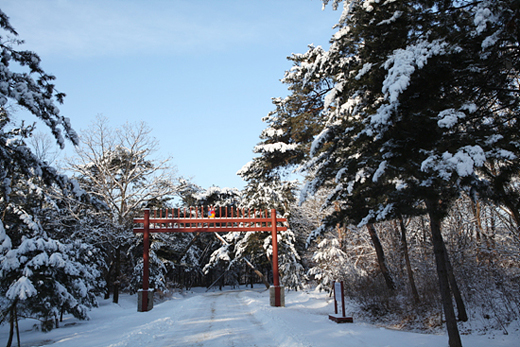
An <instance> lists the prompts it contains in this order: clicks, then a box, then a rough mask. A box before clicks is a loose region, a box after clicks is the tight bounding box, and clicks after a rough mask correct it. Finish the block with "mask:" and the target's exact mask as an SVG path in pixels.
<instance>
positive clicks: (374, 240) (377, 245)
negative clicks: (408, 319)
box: [367, 224, 395, 290]
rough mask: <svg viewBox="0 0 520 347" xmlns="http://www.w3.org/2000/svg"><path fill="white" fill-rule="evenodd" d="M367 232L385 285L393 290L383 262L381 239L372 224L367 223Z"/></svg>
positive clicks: (383, 254) (393, 286) (390, 278)
mask: <svg viewBox="0 0 520 347" xmlns="http://www.w3.org/2000/svg"><path fill="white" fill-rule="evenodd" d="M367 229H368V233H369V234H370V238H371V239H372V243H373V244H374V248H375V250H376V254H377V262H378V264H379V269H380V270H381V273H382V274H383V277H384V278H385V282H386V286H387V287H388V289H390V290H395V284H394V281H393V280H392V276H391V275H390V271H388V268H387V267H386V262H385V252H384V251H383V246H382V245H381V241H379V237H378V236H377V232H376V229H375V228H374V225H373V224H367Z"/></svg>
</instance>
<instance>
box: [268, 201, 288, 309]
mask: <svg viewBox="0 0 520 347" xmlns="http://www.w3.org/2000/svg"><path fill="white" fill-rule="evenodd" d="M271 226H272V230H271V242H272V244H273V245H272V246H273V290H274V305H273V303H272V302H271V306H276V307H280V306H285V298H284V300H282V290H283V288H281V287H280V275H279V272H278V236H277V234H278V233H277V231H278V230H277V228H276V210H275V209H272V210H271ZM282 301H284V302H282Z"/></svg>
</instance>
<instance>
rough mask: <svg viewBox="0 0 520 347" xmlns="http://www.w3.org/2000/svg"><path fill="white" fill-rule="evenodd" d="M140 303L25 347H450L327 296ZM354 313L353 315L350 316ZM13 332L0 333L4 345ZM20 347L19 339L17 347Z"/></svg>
mask: <svg viewBox="0 0 520 347" xmlns="http://www.w3.org/2000/svg"><path fill="white" fill-rule="evenodd" d="M136 300H137V299H136V296H128V295H123V296H122V297H121V298H120V303H119V304H117V305H116V304H113V303H112V302H111V301H110V300H100V302H99V305H100V307H99V308H96V309H93V310H92V312H91V313H90V316H91V320H90V321H78V320H76V319H74V318H67V319H65V320H64V321H63V323H61V327H60V328H59V329H54V330H53V331H51V332H49V333H42V332H39V331H37V330H35V329H33V325H34V324H35V323H36V321H31V320H24V321H22V322H20V329H21V340H22V346H26V347H27V346H47V345H50V346H62V347H66V346H71V347H96V346H103V347H108V346H110V347H116V346H117V347H123V346H129V347H139V346H146V347H150V346H154V347H161V346H162V347H166V346H168V347H173V346H201V347H202V346H206V347H208V346H237V347H244V346H258V347H264V346H273V347H278V346H298V347H300V346H312V347H320V346H326V347H334V346H349V347H356V346H363V347H386V346H396V347H412V346H413V347H415V346H425V347H439V346H447V345H448V338H447V336H446V335H444V334H441V335H426V334H417V333H410V332H402V331H395V330H389V329H385V328H381V327H377V326H374V325H370V324H367V323H360V322H356V317H355V316H354V324H349V323H344V324H337V323H334V322H332V321H331V320H329V319H328V314H331V313H334V307H333V305H334V304H333V300H332V299H331V298H329V297H328V296H327V294H325V293H323V292H322V293H320V292H316V291H310V292H305V291H303V292H286V307H285V308H282V307H271V306H269V292H268V291H266V290H265V289H253V290H252V289H241V290H225V291H222V292H220V291H212V292H208V293H206V292H205V289H195V290H194V291H190V292H185V293H175V294H174V295H173V296H172V298H171V299H170V300H167V301H164V302H162V303H159V304H156V305H155V307H154V309H153V310H152V311H150V312H137V303H136ZM347 312H348V310H347ZM7 336H8V326H6V325H3V326H2V327H1V328H0V344H4V343H6V341H7ZM462 341H463V345H464V346H468V347H490V346H511V347H512V346H515V347H518V346H519V345H520V333H519V332H518V331H515V332H510V334H509V335H502V334H501V333H499V332H498V333H497V332H496V333H494V334H490V335H485V336H478V335H464V336H462ZM15 345H16V338H15V341H14V343H13V346H15Z"/></svg>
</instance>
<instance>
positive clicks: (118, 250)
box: [112, 246, 121, 304]
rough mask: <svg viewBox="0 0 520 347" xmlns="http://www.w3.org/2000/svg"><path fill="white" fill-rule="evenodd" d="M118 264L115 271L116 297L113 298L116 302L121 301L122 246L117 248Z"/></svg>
mask: <svg viewBox="0 0 520 347" xmlns="http://www.w3.org/2000/svg"><path fill="white" fill-rule="evenodd" d="M115 262H116V266H115V271H114V297H113V298H112V302H113V303H114V304H117V303H119V284H120V282H119V278H120V276H121V273H120V272H121V247H120V246H118V247H117V248H116V259H115Z"/></svg>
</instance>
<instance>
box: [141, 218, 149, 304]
mask: <svg viewBox="0 0 520 347" xmlns="http://www.w3.org/2000/svg"><path fill="white" fill-rule="evenodd" d="M143 224H144V225H143V226H144V228H143V229H144V230H143V290H142V291H141V295H142V296H141V302H142V304H141V312H146V311H148V289H149V288H148V286H149V283H148V280H149V275H150V209H148V208H147V209H145V210H144V223H143Z"/></svg>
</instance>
